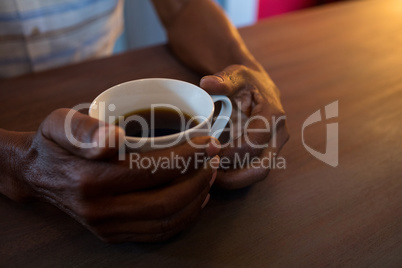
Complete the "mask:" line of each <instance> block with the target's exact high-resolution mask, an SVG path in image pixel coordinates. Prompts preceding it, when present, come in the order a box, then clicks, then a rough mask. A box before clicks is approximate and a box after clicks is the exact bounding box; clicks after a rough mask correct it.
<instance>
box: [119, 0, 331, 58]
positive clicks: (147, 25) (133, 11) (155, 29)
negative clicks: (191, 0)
mask: <svg viewBox="0 0 402 268" xmlns="http://www.w3.org/2000/svg"><path fill="white" fill-rule="evenodd" d="M215 1H216V2H217V3H219V4H220V5H221V6H222V7H223V9H224V10H225V11H226V13H227V15H228V16H229V18H230V19H231V20H232V22H233V23H234V24H235V25H236V26H237V27H244V26H248V25H252V24H254V23H256V22H257V21H258V20H261V19H265V18H269V17H272V16H276V15H280V14H283V13H287V12H291V11H294V10H299V9H303V8H308V7H313V6H317V5H322V4H327V3H330V2H336V1H339V0H215ZM124 13H125V14H124V16H125V31H124V33H123V34H122V36H121V37H120V38H119V40H118V41H117V43H116V46H115V49H114V52H115V53H120V52H123V51H125V50H128V49H138V48H142V47H146V46H151V45H157V44H161V43H165V42H166V37H165V33H164V30H163V28H162V26H161V24H160V23H159V21H158V18H157V16H156V14H155V11H154V10H153V7H152V5H151V3H150V1H149V0H135V1H133V0H126V1H125V10H124Z"/></svg>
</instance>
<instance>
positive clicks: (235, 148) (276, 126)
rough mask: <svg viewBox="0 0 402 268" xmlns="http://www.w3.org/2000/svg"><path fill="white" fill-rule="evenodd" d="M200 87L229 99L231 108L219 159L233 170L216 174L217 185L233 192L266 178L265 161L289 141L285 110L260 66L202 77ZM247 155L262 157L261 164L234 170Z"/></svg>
mask: <svg viewBox="0 0 402 268" xmlns="http://www.w3.org/2000/svg"><path fill="white" fill-rule="evenodd" d="M200 84H201V85H200V86H201V87H202V88H203V89H204V90H206V91H207V92H208V93H210V94H214V95H217V94H219V95H226V96H228V97H229V98H230V99H231V100H232V102H233V107H234V111H233V113H232V118H231V120H232V125H231V126H230V127H231V133H230V134H231V137H230V138H231V140H230V141H229V144H227V146H226V147H225V145H223V147H224V148H223V149H222V151H221V154H220V156H221V158H222V160H223V159H224V158H225V160H226V159H229V160H230V164H231V167H232V168H230V169H226V170H222V169H221V170H219V171H218V176H217V184H218V185H219V186H221V187H223V188H226V189H236V188H242V187H246V186H249V185H251V184H253V183H255V182H258V181H261V180H263V179H264V178H266V177H267V175H268V173H269V171H270V170H269V169H267V168H264V166H266V164H267V161H268V159H269V158H271V160H272V158H273V157H274V156H275V155H274V154H275V153H278V152H279V151H280V149H281V148H282V146H283V145H284V144H285V143H286V141H287V140H288V138H289V135H288V131H287V127H286V118H285V111H284V109H283V107H282V104H281V101H280V96H279V91H278V89H277V88H276V86H275V84H274V82H273V81H272V80H271V78H270V77H269V76H268V74H267V73H266V72H265V71H264V69H263V68H262V66H260V65H259V64H255V66H253V67H247V66H244V65H231V66H229V67H227V68H226V69H225V70H224V71H222V72H219V73H217V74H215V75H210V76H205V77H204V78H202V80H201V83H200ZM239 110H240V111H239ZM238 115H240V116H238ZM264 129H265V131H263V130H264ZM237 130H240V131H237ZM247 154H248V156H249V157H250V158H249V159H252V158H253V157H259V159H260V160H264V158H265V160H264V161H265V162H264V164H262V165H261V163H262V162H258V161H257V164H254V165H253V166H252V167H251V166H248V167H243V168H237V169H234V168H233V167H235V165H236V164H237V167H239V163H235V160H236V156H237V159H238V160H240V161H243V159H245V157H246V156H247ZM258 163H260V164H258Z"/></svg>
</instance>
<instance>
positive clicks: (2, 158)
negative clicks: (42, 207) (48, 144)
mask: <svg viewBox="0 0 402 268" xmlns="http://www.w3.org/2000/svg"><path fill="white" fill-rule="evenodd" d="M32 140H33V133H26V132H14V131H6V130H2V129H0V193H2V194H4V195H5V196H7V197H9V198H10V199H12V200H14V201H18V202H26V201H28V200H30V199H31V198H32V197H33V195H32V190H31V188H30V186H29V183H28V182H27V180H26V171H27V170H28V169H29V168H28V165H29V163H28V160H27V159H28V157H27V155H28V154H29V148H30V146H31V144H32Z"/></svg>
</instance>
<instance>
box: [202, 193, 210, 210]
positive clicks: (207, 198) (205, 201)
mask: <svg viewBox="0 0 402 268" xmlns="http://www.w3.org/2000/svg"><path fill="white" fill-rule="evenodd" d="M210 198H211V195H210V194H208V195H207V197H206V198H205V200H204V203H202V205H201V209H203V208H205V206H206V205H207V204H208V202H209V199H210Z"/></svg>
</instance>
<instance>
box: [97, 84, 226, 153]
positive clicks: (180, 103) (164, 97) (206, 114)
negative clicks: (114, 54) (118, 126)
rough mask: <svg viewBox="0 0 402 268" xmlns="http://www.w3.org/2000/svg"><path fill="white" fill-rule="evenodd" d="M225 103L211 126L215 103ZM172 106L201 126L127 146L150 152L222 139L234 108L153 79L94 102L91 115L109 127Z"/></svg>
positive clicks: (183, 86)
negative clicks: (199, 139)
mask: <svg viewBox="0 0 402 268" xmlns="http://www.w3.org/2000/svg"><path fill="white" fill-rule="evenodd" d="M218 101H221V102H222V108H221V111H220V114H219V116H218V119H217V120H216V121H215V123H214V124H213V125H211V122H212V119H213V118H212V117H213V115H214V110H215V105H214V103H215V102H218ZM166 104H167V105H169V106H170V107H176V109H179V110H180V111H183V112H184V113H186V114H188V115H190V116H193V117H194V118H196V119H197V121H198V122H199V123H198V124H197V125H196V126H195V127H193V128H190V129H187V130H185V131H182V132H179V133H176V134H172V135H167V136H160V137H151V138H149V137H143V138H141V137H130V136H126V144H128V145H129V147H130V148H131V149H133V150H137V151H142V152H145V151H150V150H154V149H161V148H168V147H172V146H175V145H178V144H180V143H182V142H184V141H186V140H190V139H191V138H194V137H199V136H212V137H215V138H219V136H220V134H221V133H222V131H223V130H224V128H225V126H226V125H227V123H228V121H229V120H230V116H231V113H232V104H231V102H230V100H229V98H228V97H226V96H210V95H209V94H208V93H207V92H205V91H204V90H203V89H202V88H200V87H197V86H195V85H193V84H190V83H187V82H184V81H179V80H174V79H165V78H150V79H141V80H134V81H130V82H126V83H123V84H120V85H117V86H114V87H112V88H110V89H108V90H106V91H104V92H103V93H101V94H100V95H99V96H98V97H96V98H95V100H94V101H93V102H92V104H91V106H90V109H89V115H90V116H91V117H93V118H96V119H98V120H101V121H105V122H107V123H109V124H114V123H115V122H116V120H117V119H118V118H119V117H120V118H121V117H122V116H124V115H126V114H128V113H130V112H133V111H137V110H143V109H148V108H152V107H156V106H158V105H166Z"/></svg>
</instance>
